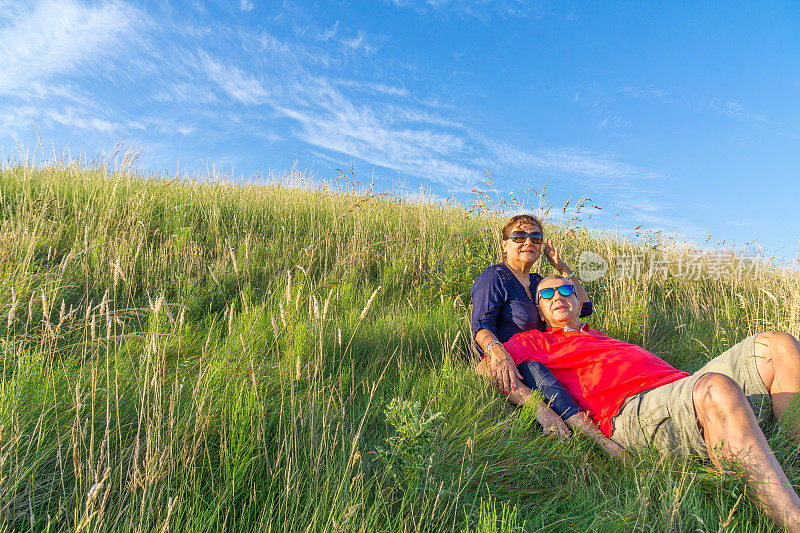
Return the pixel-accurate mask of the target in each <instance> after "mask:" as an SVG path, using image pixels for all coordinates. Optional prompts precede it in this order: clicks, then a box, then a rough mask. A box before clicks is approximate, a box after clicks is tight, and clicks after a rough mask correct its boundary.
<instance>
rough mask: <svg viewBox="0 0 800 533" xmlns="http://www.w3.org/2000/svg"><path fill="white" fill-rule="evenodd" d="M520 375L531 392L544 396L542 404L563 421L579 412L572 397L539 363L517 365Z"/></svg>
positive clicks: (530, 362)
mask: <svg viewBox="0 0 800 533" xmlns="http://www.w3.org/2000/svg"><path fill="white" fill-rule="evenodd" d="M517 370H519V373H520V374H522V381H523V382H524V383H525V385H527V386H528V387H530V388H531V389H533V390H537V389H538V390H539V391H541V393H542V396H544V403H546V404H548V405H549V406H550V409H552V410H553V411H555V412H556V414H558V415H559V416H560V417H561V418H563V419H564V420H567V419H569V418H570V417H571V416H573V415H576V414H578V413H579V412H580V408H579V407H578V404H577V403H576V402H575V399H574V398H573V397H572V395H571V394H570V393H569V392H567V389H566V388H565V387H564V385H562V384H561V382H560V381H558V380H557V379H556V377H555V376H554V375H553V373H552V372H550V371H549V370H548V369H547V367H546V366H544V365H543V364H542V363H540V362H539V361H524V362H522V363H520V364H519V365H517Z"/></svg>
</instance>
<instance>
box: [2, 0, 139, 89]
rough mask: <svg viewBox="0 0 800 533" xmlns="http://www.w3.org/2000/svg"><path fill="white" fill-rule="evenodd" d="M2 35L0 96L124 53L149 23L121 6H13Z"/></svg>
mask: <svg viewBox="0 0 800 533" xmlns="http://www.w3.org/2000/svg"><path fill="white" fill-rule="evenodd" d="M4 15H5V16H6V17H8V18H7V20H6V21H5V22H6V24H5V25H4V26H3V27H2V29H0V57H2V58H3V60H2V61H0V94H15V93H17V92H19V91H23V90H25V89H26V88H28V87H29V85H30V84H32V83H34V82H41V81H43V80H45V79H47V78H49V77H51V76H53V75H55V74H61V73H65V72H71V71H74V70H75V69H77V68H78V67H81V66H85V65H87V64H89V63H91V62H93V61H95V60H97V59H98V58H100V57H103V56H106V55H109V54H113V53H114V52H115V51H116V50H118V46H119V44H120V41H121V40H125V39H128V38H132V37H133V36H134V32H133V29H134V28H135V26H136V25H137V24H140V23H141V21H143V20H145V19H146V17H145V16H144V15H143V14H141V13H140V12H139V11H137V10H136V9H134V8H132V7H131V6H129V5H127V4H124V3H121V2H106V3H102V4H99V5H84V4H81V3H79V2H76V1H75V0H62V1H57V0H44V1H42V2H38V3H36V4H34V5H33V6H31V5H30V4H28V3H14V4H11V5H10V6H9V7H8V9H7V10H6V11H5V13H4Z"/></svg>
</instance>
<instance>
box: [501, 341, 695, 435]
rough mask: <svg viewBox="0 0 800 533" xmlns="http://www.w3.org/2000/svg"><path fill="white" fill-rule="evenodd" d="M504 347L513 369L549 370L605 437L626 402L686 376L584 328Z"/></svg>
mask: <svg viewBox="0 0 800 533" xmlns="http://www.w3.org/2000/svg"><path fill="white" fill-rule="evenodd" d="M503 346H505V348H506V350H508V353H509V354H511V357H513V358H514V362H515V363H516V364H520V363H522V362H523V361H539V362H541V363H542V364H544V365H545V366H546V367H547V368H548V369H550V371H551V372H552V373H553V375H554V376H555V377H556V378H558V380H559V381H561V383H563V384H564V386H565V387H566V388H567V390H568V391H569V392H570V394H572V396H573V397H574V398H575V401H576V402H578V405H579V406H580V408H581V409H583V410H585V411H587V412H588V413H589V416H591V417H592V419H593V420H594V421H595V423H596V424H597V427H599V428H600V431H602V432H603V433H605V434H606V435H607V436H609V437H610V436H611V433H612V431H613V426H612V424H611V417H613V416H615V415H616V414H617V413H618V412H619V408H620V406H621V405H622V403H623V402H624V401H625V399H626V398H628V397H630V396H633V395H634V394H636V393H637V392H641V391H643V390H647V389H652V388H655V387H660V386H661V385H666V384H667V383H672V382H673V381H677V380H679V379H681V378H684V377H686V376H688V375H689V374H688V373H687V372H683V371H681V370H676V369H674V368H673V367H671V366H670V365H668V364H667V363H666V362H664V361H663V360H662V359H660V358H658V357H657V356H656V355H655V354H652V353H650V352H648V351H647V350H645V349H644V348H642V347H641V346H636V345H635V344H628V343H627V342H622V341H620V340H617V339H612V338H611V337H609V336H608V335H606V334H604V333H601V332H599V331H594V330H591V329H588V328H586V327H585V326H584V327H583V328H581V330H580V331H562V330H561V328H547V332H546V333H543V332H541V331H536V330H533V331H526V332H523V333H519V334H517V335H514V336H513V337H511V339H510V340H509V341H508V342H506V343H505V344H504V345H503Z"/></svg>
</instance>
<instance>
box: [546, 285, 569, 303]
mask: <svg viewBox="0 0 800 533" xmlns="http://www.w3.org/2000/svg"><path fill="white" fill-rule="evenodd" d="M556 291H558V294H560V295H561V296H570V295H572V293H574V292H575V287H573V286H572V285H562V286H560V287H547V288H546V289H542V290H540V291H539V298H544V299H545V300H549V299H550V298H552V297H553V296H555V295H556Z"/></svg>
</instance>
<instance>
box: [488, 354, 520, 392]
mask: <svg viewBox="0 0 800 533" xmlns="http://www.w3.org/2000/svg"><path fill="white" fill-rule="evenodd" d="M489 375H490V376H491V377H492V379H494V383H495V385H497V388H498V389H500V390H501V391H503V392H504V393H505V394H508V393H509V392H510V391H512V390H516V388H517V381H518V380H519V381H521V380H522V374H520V373H519V371H518V370H517V365H516V364H515V363H514V358H513V357H511V355H510V354H509V353H508V352H507V351H506V349H505V348H503V346H502V345H497V344H496V345H494V346H492V347H491V349H490V350H489Z"/></svg>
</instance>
